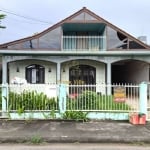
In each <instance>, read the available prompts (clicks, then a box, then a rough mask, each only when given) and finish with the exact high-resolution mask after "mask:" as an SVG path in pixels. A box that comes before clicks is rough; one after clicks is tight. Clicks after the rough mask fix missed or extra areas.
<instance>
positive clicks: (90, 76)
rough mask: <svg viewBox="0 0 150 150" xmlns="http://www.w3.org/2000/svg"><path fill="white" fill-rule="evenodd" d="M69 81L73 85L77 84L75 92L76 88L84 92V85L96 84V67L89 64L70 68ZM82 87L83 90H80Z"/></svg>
mask: <svg viewBox="0 0 150 150" xmlns="http://www.w3.org/2000/svg"><path fill="white" fill-rule="evenodd" d="M69 81H70V84H71V85H77V86H76V89H75V90H74V92H76V90H78V91H79V92H82V90H83V86H82V85H95V83H96V69H95V68H94V67H92V66H88V65H78V66H73V67H71V68H70V69H69ZM81 87H82V90H80V89H81ZM94 89H95V88H91V90H94ZM84 90H86V88H84ZM71 93H72V92H71Z"/></svg>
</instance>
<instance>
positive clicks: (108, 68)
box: [107, 62, 111, 95]
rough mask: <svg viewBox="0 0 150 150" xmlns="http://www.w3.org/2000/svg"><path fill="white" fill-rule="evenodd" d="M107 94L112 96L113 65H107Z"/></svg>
mask: <svg viewBox="0 0 150 150" xmlns="http://www.w3.org/2000/svg"><path fill="white" fill-rule="evenodd" d="M107 85H108V87H107V94H108V95H111V63H110V62H109V63H107Z"/></svg>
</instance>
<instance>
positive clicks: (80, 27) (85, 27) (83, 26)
mask: <svg viewBox="0 0 150 150" xmlns="http://www.w3.org/2000/svg"><path fill="white" fill-rule="evenodd" d="M62 28H63V31H64V32H68V31H76V32H79V31H82V32H85V31H88V32H90V31H91V32H93V31H95V32H102V31H103V30H104V28H105V24H102V23H65V24H63V26H62Z"/></svg>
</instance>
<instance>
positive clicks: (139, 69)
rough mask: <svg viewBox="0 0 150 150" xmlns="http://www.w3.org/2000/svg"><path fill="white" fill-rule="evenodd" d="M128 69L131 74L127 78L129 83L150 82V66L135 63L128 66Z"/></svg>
mask: <svg viewBox="0 0 150 150" xmlns="http://www.w3.org/2000/svg"><path fill="white" fill-rule="evenodd" d="M127 68H128V69H129V74H128V76H127V77H126V78H127V81H128V82H129V83H136V84H139V83H141V82H143V81H146V82H149V64H147V63H144V62H141V61H135V62H132V63H131V64H128V66H127Z"/></svg>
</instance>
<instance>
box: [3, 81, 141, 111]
mask: <svg viewBox="0 0 150 150" xmlns="http://www.w3.org/2000/svg"><path fill="white" fill-rule="evenodd" d="M7 86H8V87H7V88H6V89H8V91H7V95H8V96H6V98H5V99H6V105H7V106H6V107H7V111H11V112H16V111H17V112H23V111H51V110H54V111H59V110H60V105H65V106H61V108H63V109H65V111H70V110H71V111H87V112H89V111H90V112H92V111H93V112H102V111H103V112H139V86H138V85H106V84H97V85H64V87H65V90H64V89H63V94H62V89H61V86H60V85H49V84H41V85H40V84H36V85H35V84H25V85H7ZM108 88H111V91H112V93H111V94H107V89H108ZM60 94H61V95H60ZM62 96H63V98H62ZM1 97H2V96H1ZM61 98H62V99H63V103H60V101H61ZM64 101H65V102H64ZM0 104H1V105H2V99H1V100H0Z"/></svg>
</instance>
